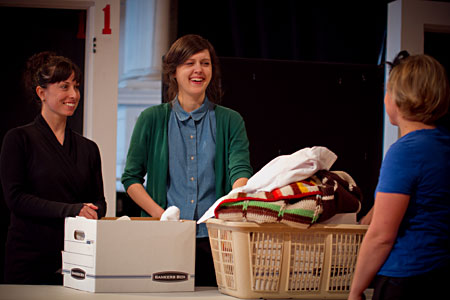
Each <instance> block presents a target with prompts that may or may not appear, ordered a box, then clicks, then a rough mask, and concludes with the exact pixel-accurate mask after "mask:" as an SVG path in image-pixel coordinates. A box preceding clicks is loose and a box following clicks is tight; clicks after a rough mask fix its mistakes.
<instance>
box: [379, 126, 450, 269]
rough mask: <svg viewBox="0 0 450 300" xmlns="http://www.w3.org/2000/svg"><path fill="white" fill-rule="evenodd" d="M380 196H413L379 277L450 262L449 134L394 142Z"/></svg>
mask: <svg viewBox="0 0 450 300" xmlns="http://www.w3.org/2000/svg"><path fill="white" fill-rule="evenodd" d="M375 192H384V193H398V194H406V195H409V196H410V201H409V205H408V208H407V210H406V213H405V216H404V217H403V220H402V222H401V224H400V228H399V231H398V234H397V238H396V240H395V243H394V246H393V248H392V250H391V252H390V254H389V256H388V258H387V260H386V261H385V263H384V265H383V266H382V267H381V269H380V270H379V272H378V274H380V275H385V276H391V277H409V276H415V275H419V274H422V273H426V272H428V271H431V270H433V269H435V268H438V267H440V266H443V265H444V264H447V263H448V262H449V259H450V247H449V222H450V133H449V132H448V131H447V130H446V129H444V128H441V127H438V128H436V129H424V130H417V131H413V132H411V133H409V134H407V135H405V136H403V137H401V138H400V139H399V140H398V141H397V142H395V143H394V144H393V145H392V146H391V148H390V149H389V151H388V152H387V153H386V157H385V159H384V161H383V163H382V166H381V170H380V177H379V181H378V186H377V188H376V191H375Z"/></svg>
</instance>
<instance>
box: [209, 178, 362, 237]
mask: <svg viewBox="0 0 450 300" xmlns="http://www.w3.org/2000/svg"><path fill="white" fill-rule="evenodd" d="M361 201H362V193H361V190H360V189H359V187H358V186H357V185H356V184H355V182H354V181H353V179H352V178H351V177H350V175H348V174H347V173H345V172H342V171H334V172H333V171H331V172H330V171H325V170H320V171H318V172H316V173H315V174H314V175H313V176H311V177H310V178H308V179H306V180H302V181H298V182H293V183H290V184H288V185H286V186H283V187H281V188H277V189H274V190H272V191H270V192H256V193H235V194H233V193H230V194H229V195H228V197H226V199H224V200H223V201H222V202H220V204H219V205H218V206H217V207H216V209H215V212H214V213H215V216H216V218H218V219H223V220H227V221H252V222H256V223H283V224H287V225H289V226H294V227H302V228H305V227H308V226H310V225H311V224H313V223H316V222H321V221H325V220H327V219H329V218H331V217H332V216H334V215H335V214H337V213H351V212H358V211H359V209H360V207H361Z"/></svg>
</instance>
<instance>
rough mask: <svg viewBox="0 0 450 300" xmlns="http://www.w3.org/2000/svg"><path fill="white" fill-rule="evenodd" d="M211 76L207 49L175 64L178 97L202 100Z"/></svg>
mask: <svg viewBox="0 0 450 300" xmlns="http://www.w3.org/2000/svg"><path fill="white" fill-rule="evenodd" d="M211 77H212V64H211V57H210V54H209V51H208V50H207V49H205V50H202V51H200V52H197V53H196V54H194V55H192V56H191V57H189V58H188V59H187V60H186V61H185V62H183V63H182V64H180V65H179V66H177V68H176V71H175V78H176V80H177V84H178V98H179V99H180V100H181V99H187V98H191V99H195V100H197V101H203V99H204V98H205V93H206V88H207V87H208V85H209V83H210V81H211Z"/></svg>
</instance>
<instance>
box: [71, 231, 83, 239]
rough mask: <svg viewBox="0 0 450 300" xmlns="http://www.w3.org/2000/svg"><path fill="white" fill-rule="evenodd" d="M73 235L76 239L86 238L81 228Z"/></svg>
mask: <svg viewBox="0 0 450 300" xmlns="http://www.w3.org/2000/svg"><path fill="white" fill-rule="evenodd" d="M73 237H74V238H75V239H76V240H79V241H84V238H85V234H84V231H81V230H75V231H74V233H73Z"/></svg>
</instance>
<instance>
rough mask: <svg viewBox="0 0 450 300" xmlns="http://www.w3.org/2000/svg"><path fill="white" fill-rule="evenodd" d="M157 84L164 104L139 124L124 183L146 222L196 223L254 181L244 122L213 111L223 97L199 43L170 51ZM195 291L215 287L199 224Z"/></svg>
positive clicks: (189, 39)
mask: <svg viewBox="0 0 450 300" xmlns="http://www.w3.org/2000/svg"><path fill="white" fill-rule="evenodd" d="M163 80H164V83H165V84H166V85H167V86H168V90H167V91H166V92H165V95H164V101H165V103H163V104H160V105H157V106H153V107H150V108H148V109H146V110H144V111H143V112H142V113H141V115H140V116H139V118H138V120H137V122H136V125H135V128H134V131H133V135H132V138H131V142H130V147H129V150H128V156H127V162H126V167H125V170H124V173H123V175H122V183H123V185H124V187H125V190H126V191H127V193H128V195H129V196H130V197H131V199H133V200H134V201H135V202H136V203H137V204H138V205H139V206H140V207H141V208H142V215H144V216H148V215H150V216H153V217H161V215H162V213H163V212H164V210H165V209H166V208H167V207H169V206H176V207H178V208H179V209H180V218H181V219H190V220H198V218H200V217H201V216H202V215H203V213H205V212H206V210H208V208H209V207H210V206H211V205H212V204H213V203H214V202H215V201H216V200H217V199H218V198H220V197H222V196H223V195H225V194H227V193H228V192H229V191H230V190H231V189H233V188H236V187H239V186H243V185H245V184H246V183H247V180H248V178H250V176H251V175H252V168H251V166H250V156H249V150H248V146H249V142H248V138H247V134H246V130H245V125H244V120H243V119H242V117H241V116H240V115H239V113H237V112H236V111H233V110H231V109H228V108H225V107H223V106H220V105H217V104H216V103H217V102H218V101H220V99H221V96H222V92H221V89H220V70H219V64H218V58H217V56H216V54H215V51H214V48H213V47H212V45H211V44H210V43H209V41H207V40H206V39H204V38H202V37H200V36H198V35H186V36H183V37H181V38H180V39H178V40H177V41H175V43H174V44H173V45H172V46H171V47H170V49H169V51H168V53H167V54H166V55H165V57H164V62H163ZM145 176H147V178H146V186H145V188H144V185H143V184H144V177H145ZM195 284H196V285H216V283H215V274H214V266H213V262H212V258H211V250H210V246H209V240H208V232H207V229H206V226H205V224H200V225H198V226H197V251H196V280H195Z"/></svg>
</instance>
